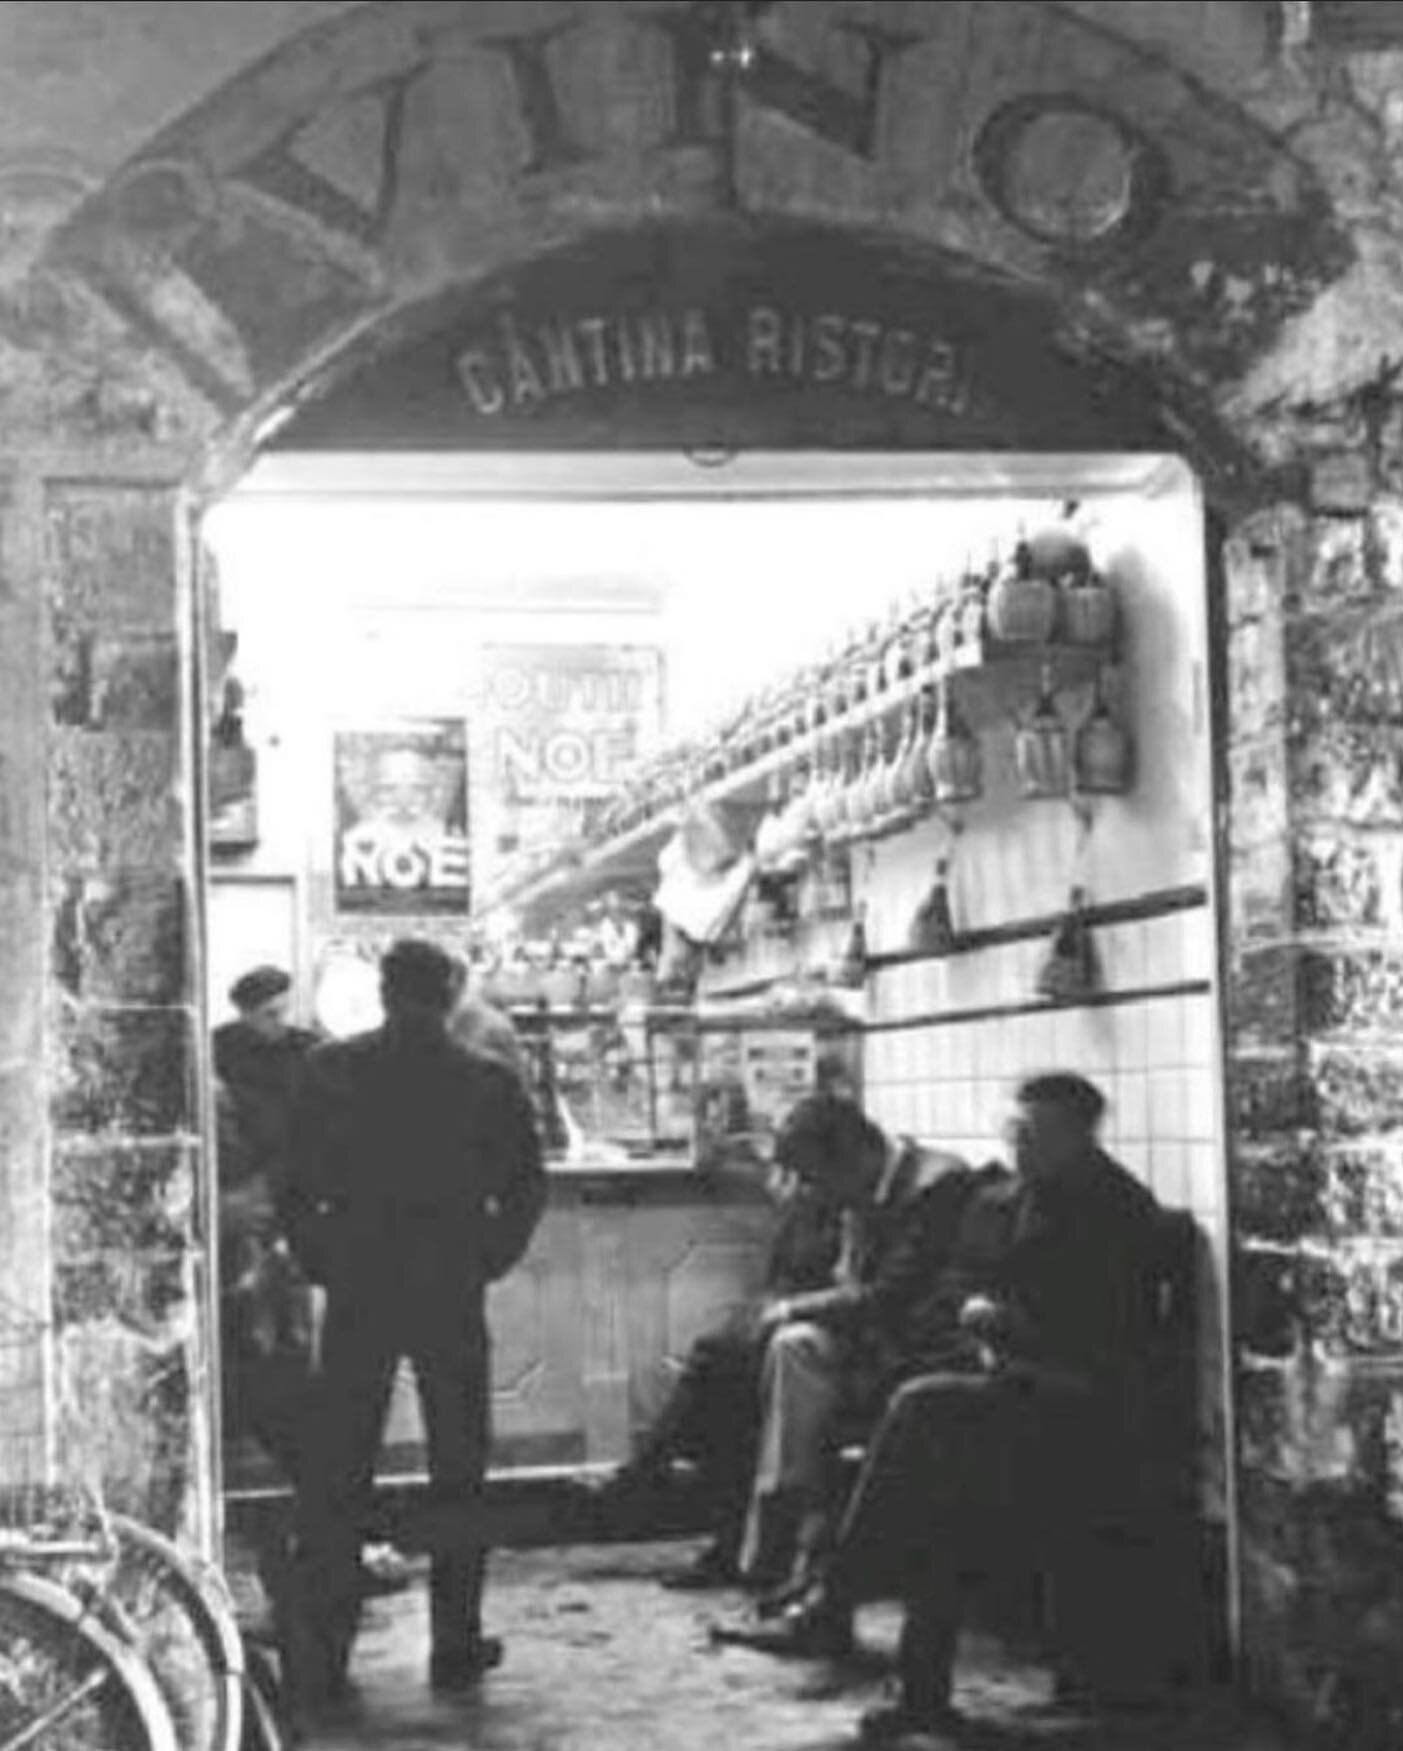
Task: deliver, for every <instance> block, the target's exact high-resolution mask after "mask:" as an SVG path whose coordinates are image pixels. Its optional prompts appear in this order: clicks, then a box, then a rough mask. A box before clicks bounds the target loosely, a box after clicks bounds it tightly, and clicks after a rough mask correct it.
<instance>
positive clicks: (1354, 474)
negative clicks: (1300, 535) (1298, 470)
mask: <svg viewBox="0 0 1403 1751" xmlns="http://www.w3.org/2000/svg"><path fill="white" fill-rule="evenodd" d="M1374 490H1375V489H1374V474H1373V469H1372V467H1371V466H1370V462H1369V458H1368V457H1367V456H1366V455H1365V454H1363V452H1362V451H1360V450H1357V449H1350V450H1340V451H1337V452H1336V453H1335V454H1334V455H1332V456H1322V457H1320V459H1319V460H1318V461H1316V462H1315V463H1314V464H1313V465H1312V467H1311V471H1310V502H1311V505H1312V507H1313V508H1314V509H1315V510H1317V511H1325V512H1332V511H1333V512H1341V513H1348V512H1350V511H1356V512H1358V511H1363V510H1364V509H1365V508H1366V507H1367V506H1368V504H1369V501H1370V499H1371V498H1372V497H1373V496H1374Z"/></svg>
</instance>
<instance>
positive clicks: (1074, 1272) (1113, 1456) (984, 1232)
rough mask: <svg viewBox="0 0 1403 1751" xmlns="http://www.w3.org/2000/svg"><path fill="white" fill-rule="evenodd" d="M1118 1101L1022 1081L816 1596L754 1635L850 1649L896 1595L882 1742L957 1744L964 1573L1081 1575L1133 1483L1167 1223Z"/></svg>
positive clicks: (877, 1730)
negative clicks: (1111, 1147) (866, 1622)
mask: <svg viewBox="0 0 1403 1751" xmlns="http://www.w3.org/2000/svg"><path fill="white" fill-rule="evenodd" d="M1104 1106H1105V1101H1104V1099H1103V1097H1102V1095H1101V1093H1100V1091H1099V1090H1098V1089H1097V1088H1096V1087H1095V1086H1094V1085H1093V1084H1092V1083H1090V1082H1088V1081H1087V1080H1086V1079H1085V1078H1084V1077H1082V1076H1078V1075H1076V1074H1075V1073H1074V1072H1070V1071H1049V1072H1046V1073H1044V1074H1040V1075H1036V1076H1030V1077H1028V1078H1026V1079H1025V1080H1024V1081H1023V1082H1022V1083H1021V1084H1020V1086H1019V1088H1018V1091H1017V1095H1016V1102H1015V1110H1014V1114H1013V1117H1012V1119H1011V1122H1010V1125H1009V1142H1010V1145H1011V1151H1012V1155H1013V1171H1012V1172H1011V1173H1009V1172H1003V1171H997V1170H996V1171H995V1172H994V1173H992V1174H991V1176H990V1177H989V1178H988V1179H987V1181H986V1182H985V1184H984V1185H982V1186H981V1187H980V1188H979V1190H978V1191H977V1192H976V1193H975V1195H974V1196H973V1197H972V1198H971V1199H970V1200H969V1202H968V1204H967V1205H966V1208H965V1211H964V1213H963V1215H962V1217H961V1220H960V1223H959V1230H958V1233H957V1235H956V1238H955V1244H954V1246H953V1248H952V1249H951V1256H950V1259H949V1263H948V1266H947V1268H946V1270H945V1271H944V1272H943V1274H942V1280H941V1286H940V1295H939V1296H938V1297H937V1298H936V1301H935V1303H933V1308H934V1309H935V1310H936V1311H937V1315H938V1316H937V1317H936V1318H935V1319H934V1320H932V1321H931V1322H929V1325H928V1328H927V1332H926V1338H925V1343H924V1351H925V1353H924V1354H922V1353H921V1352H922V1347H923V1346H922V1345H921V1343H919V1342H918V1343H917V1344H916V1346H915V1347H914V1348H913V1352H912V1357H911V1363H910V1366H909V1368H908V1369H907V1371H906V1378H905V1380H904V1382H903V1383H902V1384H901V1385H899V1386H898V1387H897V1389H896V1390H895V1391H894V1392H893V1393H892V1395H891V1398H890V1401H889V1403H888V1405H887V1408H886V1411H885V1413H884V1415H883V1417H882V1420H881V1422H880V1424H879V1426H878V1428H877V1430H876V1433H875V1434H874V1436H873V1438H872V1440H871V1442H870V1443H869V1445H868V1449H867V1455H866V1458H865V1461H864V1464H863V1469H862V1472H861V1474H860V1475H859V1477H858V1480H857V1483H856V1486H855V1488H854V1490H853V1493H852V1496H851V1498H850V1500H849V1501H848V1504H847V1506H846V1508H845V1511H844V1513H843V1517H842V1521H841V1523H840V1526H839V1529H838V1537H837V1540H836V1543H835V1546H834V1548H833V1550H832V1551H831V1552H830V1553H829V1554H828V1556H827V1557H826V1559H825V1561H824V1562H823V1564H822V1565H821V1567H820V1571H819V1573H818V1574H817V1576H816V1577H815V1578H814V1581H813V1583H812V1585H811V1588H810V1590H809V1593H808V1596H807V1597H806V1598H804V1599H802V1600H800V1601H796V1602H795V1603H794V1605H793V1606H792V1607H791V1608H790V1609H789V1611H788V1612H787V1613H786V1615H785V1617H784V1618H783V1619H782V1620H781V1621H780V1622H779V1623H777V1624H776V1625H775V1626H774V1628H773V1630H772V1631H769V1632H762V1633H759V1634H755V1635H751V1636H748V1637H747V1638H746V1639H747V1641H748V1642H749V1643H750V1645H752V1646H763V1647H768V1648H769V1650H770V1651H772V1652H775V1653H796V1654H813V1653H822V1652H829V1651H834V1650H835V1649H836V1650H839V1651H841V1650H843V1649H845V1648H846V1647H847V1646H848V1645H849V1643H850V1641H851V1636H852V1618H853V1612H854V1608H855V1606H856V1605H857V1603H858V1602H859V1601H861V1600H863V1599H871V1598H877V1597H881V1596H882V1595H883V1594H891V1593H895V1594H897V1595H898V1596H899V1597H900V1598H901V1599H902V1601H903V1603H904V1605H905V1625H904V1629H903V1634H902V1642H901V1652H900V1659H899V1669H900V1680H901V1688H900V1694H899V1697H898V1699H897V1700H896V1701H895V1703H894V1704H893V1705H891V1706H889V1707H885V1708H879V1709H876V1710H873V1711H872V1712H871V1713H870V1714H869V1715H868V1716H867V1717H865V1719H864V1722H863V1729H862V1736H863V1738H864V1740H866V1741H867V1742H869V1743H873V1744H886V1745H889V1746H893V1747H901V1748H902V1751H918V1748H926V1747H940V1748H942V1751H948V1748H949V1747H950V1746H951V1744H952V1743H953V1742H958V1740H959V1738H960V1733H961V1723H960V1721H959V1719H958V1717H957V1716H956V1715H955V1714H954V1713H953V1711H952V1709H951V1701H950V1699H951V1688H952V1679H953V1667H954V1658H955V1650H956V1641H957V1637H958V1632H959V1628H960V1623H961V1617H962V1612H963V1603H964V1589H965V1583H966V1582H967V1581H968V1580H970V1579H972V1578H977V1577H979V1576H981V1575H984V1574H987V1573H988V1572H989V1570H990V1568H991V1567H992V1568H994V1569H997V1568H998V1566H999V1564H1000V1563H1001V1562H1003V1560H1004V1559H1005V1557H1007V1556H1008V1555H1010V1554H1014V1553H1016V1551H1017V1550H1019V1549H1023V1550H1026V1549H1029V1548H1032V1549H1038V1550H1043V1551H1051V1552H1052V1553H1053V1554H1054V1555H1056V1557H1057V1574H1058V1581H1059V1585H1060V1586H1064V1587H1075V1584H1076V1583H1077V1580H1078V1577H1077V1574H1076V1571H1075V1569H1074V1567H1073V1566H1071V1564H1070V1563H1069V1562H1068V1560H1067V1559H1068V1558H1069V1557H1070V1558H1071V1559H1072V1563H1079V1562H1080V1561H1082V1560H1083V1552H1082V1549H1081V1548H1080V1547H1079V1546H1078V1543H1077V1539H1078V1535H1079V1532H1080V1530H1081V1529H1082V1528H1083V1527H1084V1526H1086V1525H1089V1524H1091V1523H1092V1521H1094V1519H1095V1517H1096V1516H1097V1515H1102V1516H1104V1515H1106V1513H1107V1512H1108V1510H1109V1509H1110V1506H1111V1504H1112V1503H1114V1502H1115V1501H1116V1500H1117V1499H1118V1498H1119V1497H1120V1495H1121V1493H1122V1491H1123V1489H1124V1487H1125V1485H1126V1483H1127V1482H1128V1481H1130V1480H1129V1479H1127V1477H1126V1475H1125V1474H1126V1472H1127V1469H1129V1470H1130V1471H1131V1472H1133V1469H1134V1461H1133V1459H1132V1458H1130V1454H1131V1452H1132V1451H1133V1448H1132V1446H1131V1443H1132V1441H1133V1438H1134V1434H1135V1431H1136V1430H1137V1428H1138V1426H1139V1424H1140V1422H1141V1418H1142V1411H1143V1405H1144V1399H1143V1375H1144V1370H1145V1366H1146V1360H1147V1357H1148V1356H1149V1354H1150V1332H1151V1329H1152V1326H1153V1324H1154V1320H1155V1313H1154V1298H1155V1294H1156V1283H1157V1276H1156V1261H1157V1258H1158V1256H1159V1253H1160V1248H1161V1247H1162V1245H1163V1239H1164V1234H1165V1226H1164V1221H1163V1213H1162V1211H1161V1210H1160V1207H1159V1206H1158V1204H1157V1203H1156V1202H1155V1199H1154V1198H1153V1196H1152V1195H1151V1194H1150V1192H1149V1191H1148V1190H1146V1188H1145V1187H1144V1186H1142V1185H1141V1184H1140V1183H1139V1181H1138V1180H1136V1179H1135V1178H1134V1177H1133V1176H1132V1175H1131V1174H1130V1173H1128V1172H1127V1171H1126V1170H1125V1169H1124V1168H1123V1167H1121V1166H1120V1165H1119V1164H1118V1163H1117V1162H1115V1161H1113V1160H1112V1159H1111V1158H1110V1156H1108V1155H1107V1154H1106V1153H1105V1152H1104V1150H1102V1148H1101V1147H1100V1145H1099V1142H1098V1140H1097V1129H1098V1126H1099V1123H1100V1119H1101V1115H1102V1111H1103V1109H1104ZM941 1303H943V1313H941V1312H940V1310H939V1304H941ZM1059 1633H1060V1634H1062V1635H1064V1636H1065V1635H1066V1634H1067V1633H1068V1625H1066V1624H1064V1625H1062V1626H1060V1630H1059ZM1058 1651H1059V1653H1060V1655H1061V1662H1062V1668H1061V1669H1062V1676H1063V1677H1073V1678H1074V1677H1079V1676H1081V1674H1079V1673H1077V1672H1076V1670H1075V1659H1076V1656H1077V1654H1078V1652H1085V1649H1082V1650H1078V1649H1076V1648H1075V1647H1073V1646H1069V1645H1063V1646H1061V1647H1060V1648H1059V1650H1058Z"/></svg>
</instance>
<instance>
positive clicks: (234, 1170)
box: [214, 1021, 317, 1188]
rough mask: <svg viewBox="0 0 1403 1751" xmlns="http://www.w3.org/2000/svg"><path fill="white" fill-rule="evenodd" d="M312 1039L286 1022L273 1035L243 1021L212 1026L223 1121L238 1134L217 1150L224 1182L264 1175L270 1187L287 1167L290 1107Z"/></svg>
mask: <svg viewBox="0 0 1403 1751" xmlns="http://www.w3.org/2000/svg"><path fill="white" fill-rule="evenodd" d="M316 1044H317V1036H316V1035H315V1034H313V1033H309V1032H308V1031H307V1030H306V1029H305V1028H288V1029H287V1030H286V1031H285V1032H284V1033H282V1034H279V1036H278V1037H277V1038H276V1039H272V1040H270V1039H265V1038H264V1037H263V1035H261V1034H259V1033H258V1032H256V1031H255V1029H253V1028H251V1027H250V1026H249V1025H248V1023H247V1022H245V1021H230V1022H225V1023H224V1025H223V1026H222V1027H218V1028H216V1029H215V1030H214V1073H215V1075H216V1077H217V1078H218V1079H219V1081H220V1082H221V1083H222V1084H223V1086H224V1088H225V1089H226V1090H227V1094H228V1107H229V1112H228V1119H227V1122H228V1124H229V1126H230V1127H231V1128H232V1129H233V1131H234V1132H236V1134H237V1138H238V1146H237V1148H232V1147H231V1148H229V1149H227V1150H225V1151H224V1152H222V1153H221V1156H220V1178H221V1181H222V1182H223V1183H224V1184H226V1185H232V1184H237V1183H240V1182H241V1181H242V1180H245V1179H250V1178H253V1177H255V1176H262V1177H263V1178H264V1179H265V1180H266V1182H267V1184H268V1186H269V1187H270V1188H272V1187H274V1186H275V1185H276V1184H277V1182H278V1181H279V1180H280V1179H281V1178H282V1176H283V1174H284V1173H285V1172H286V1170H287V1158H288V1150H289V1148H290V1144H291V1135H292V1110H293V1107H294V1105H295V1104H296V1100H297V1091H298V1087H299V1085H300V1083H301V1080H302V1071H303V1066H304V1065H305V1064H306V1062H307V1058H308V1055H309V1054H310V1053H311V1051H312V1050H313V1048H314V1047H315V1046H316Z"/></svg>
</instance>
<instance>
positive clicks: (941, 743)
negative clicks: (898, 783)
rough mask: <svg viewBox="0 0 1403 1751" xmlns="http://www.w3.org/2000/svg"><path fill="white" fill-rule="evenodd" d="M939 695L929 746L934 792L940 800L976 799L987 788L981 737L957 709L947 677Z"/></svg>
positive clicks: (928, 753)
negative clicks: (969, 726) (979, 739)
mask: <svg viewBox="0 0 1403 1751" xmlns="http://www.w3.org/2000/svg"><path fill="white" fill-rule="evenodd" d="M936 698H937V713H936V720H935V726H934V728H933V729H932V731H931V736H930V740H929V742H928V743H927V747H926V765H927V769H928V771H929V773H930V780H931V793H932V796H933V798H934V800H935V801H936V802H937V803H941V804H950V803H968V802H974V801H975V800H976V799H977V798H978V797H979V796H980V795H981V794H982V793H983V789H984V773H983V764H984V763H983V757H982V754H981V751H980V747H979V742H978V739H977V738H976V737H975V735H974V734H973V732H972V731H971V730H970V729H969V728H968V727H967V725H966V724H965V722H964V720H963V719H962V718H961V717H960V715H959V713H958V712H957V711H956V710H955V707H954V703H953V701H952V700H951V698H950V683H949V682H948V681H942V682H941V683H940V686H939V688H938V689H937V694H936Z"/></svg>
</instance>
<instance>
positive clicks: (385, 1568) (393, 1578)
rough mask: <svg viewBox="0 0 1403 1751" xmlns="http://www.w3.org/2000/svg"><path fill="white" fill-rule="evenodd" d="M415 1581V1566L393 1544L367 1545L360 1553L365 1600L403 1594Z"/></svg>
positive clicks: (361, 1583)
mask: <svg viewBox="0 0 1403 1751" xmlns="http://www.w3.org/2000/svg"><path fill="white" fill-rule="evenodd" d="M413 1580H414V1565H413V1563H411V1562H410V1560H409V1558H408V1557H407V1556H405V1555H404V1554H403V1553H402V1552H400V1551H398V1550H396V1549H395V1547H394V1545H392V1544H367V1545H366V1546H365V1547H364V1549H363V1550H362V1551H361V1553H360V1590H361V1596H362V1598H365V1599H381V1598H385V1597H386V1596H388V1595H389V1594H391V1593H403V1592H404V1591H405V1590H406V1588H408V1587H409V1586H410V1584H411V1583H412V1582H413Z"/></svg>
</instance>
